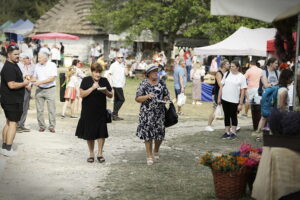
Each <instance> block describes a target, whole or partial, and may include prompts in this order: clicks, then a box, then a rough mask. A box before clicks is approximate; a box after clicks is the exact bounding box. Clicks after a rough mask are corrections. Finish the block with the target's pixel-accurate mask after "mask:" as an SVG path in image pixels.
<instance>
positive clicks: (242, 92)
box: [238, 88, 246, 111]
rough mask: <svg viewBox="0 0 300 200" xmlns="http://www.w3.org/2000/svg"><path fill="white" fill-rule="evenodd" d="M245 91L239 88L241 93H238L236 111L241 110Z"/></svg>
mask: <svg viewBox="0 0 300 200" xmlns="http://www.w3.org/2000/svg"><path fill="white" fill-rule="evenodd" d="M245 91H246V89H245V88H244V89H241V94H240V100H239V105H238V111H241V110H242V109H243V102H244V97H245Z"/></svg>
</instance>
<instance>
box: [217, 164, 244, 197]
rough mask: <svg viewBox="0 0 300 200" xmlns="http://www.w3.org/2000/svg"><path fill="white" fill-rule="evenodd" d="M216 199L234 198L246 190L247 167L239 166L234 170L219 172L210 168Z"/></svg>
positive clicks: (240, 195)
mask: <svg viewBox="0 0 300 200" xmlns="http://www.w3.org/2000/svg"><path fill="white" fill-rule="evenodd" d="M212 174H213V177H214V185H215V192H216V199H218V200H234V199H239V198H241V197H242V196H243V195H244V194H245V191H246V185H247V180H248V176H249V169H247V168H246V167H243V168H241V169H240V170H239V171H234V172H219V171H215V170H212Z"/></svg>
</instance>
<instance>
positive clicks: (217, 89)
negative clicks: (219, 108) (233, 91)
mask: <svg viewBox="0 0 300 200" xmlns="http://www.w3.org/2000/svg"><path fill="white" fill-rule="evenodd" d="M218 72H220V73H221V76H222V77H221V78H223V76H224V74H223V72H222V71H221V70H219V71H217V73H218ZM216 77H217V74H216ZM219 90H220V87H219V84H218V81H217V78H216V81H215V87H214V90H213V92H214V93H213V94H214V95H215V96H214V100H215V102H216V103H217V101H218V96H219Z"/></svg>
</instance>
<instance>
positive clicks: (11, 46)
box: [7, 45, 19, 52]
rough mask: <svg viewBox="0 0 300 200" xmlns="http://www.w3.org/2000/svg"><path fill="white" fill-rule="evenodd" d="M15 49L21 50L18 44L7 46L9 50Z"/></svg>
mask: <svg viewBox="0 0 300 200" xmlns="http://www.w3.org/2000/svg"><path fill="white" fill-rule="evenodd" d="M14 50H19V47H18V46H17V45H10V46H8V47H7V52H11V51H14Z"/></svg>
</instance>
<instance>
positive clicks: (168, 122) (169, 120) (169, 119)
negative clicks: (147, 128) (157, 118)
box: [164, 102, 178, 127]
mask: <svg viewBox="0 0 300 200" xmlns="http://www.w3.org/2000/svg"><path fill="white" fill-rule="evenodd" d="M177 122H178V115H177V113H176V109H175V106H174V104H173V103H172V102H171V103H170V106H169V109H167V108H166V107H165V123H164V125H165V127H170V126H173V125H175V124H177Z"/></svg>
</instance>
